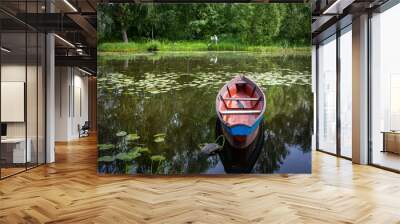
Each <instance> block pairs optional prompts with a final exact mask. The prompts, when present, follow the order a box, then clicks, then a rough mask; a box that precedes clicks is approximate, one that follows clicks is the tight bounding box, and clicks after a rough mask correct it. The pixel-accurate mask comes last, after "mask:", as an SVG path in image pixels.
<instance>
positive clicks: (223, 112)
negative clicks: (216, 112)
mask: <svg viewBox="0 0 400 224" xmlns="http://www.w3.org/2000/svg"><path fill="white" fill-rule="evenodd" d="M220 113H221V114H222V115H232V114H259V113H261V110H225V111H221V112H220Z"/></svg>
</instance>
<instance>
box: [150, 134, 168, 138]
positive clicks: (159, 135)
mask: <svg viewBox="0 0 400 224" xmlns="http://www.w3.org/2000/svg"><path fill="white" fill-rule="evenodd" d="M166 135H167V134H165V133H158V134H155V135H153V136H154V138H157V137H165V136H166Z"/></svg>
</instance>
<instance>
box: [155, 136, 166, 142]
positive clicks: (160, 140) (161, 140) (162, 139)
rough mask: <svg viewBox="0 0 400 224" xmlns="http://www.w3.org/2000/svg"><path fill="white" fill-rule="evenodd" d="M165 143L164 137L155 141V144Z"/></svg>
mask: <svg viewBox="0 0 400 224" xmlns="http://www.w3.org/2000/svg"><path fill="white" fill-rule="evenodd" d="M164 141H165V138H164V137H156V138H155V139H154V142H155V143H161V142H164Z"/></svg>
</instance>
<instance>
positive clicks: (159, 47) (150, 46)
mask: <svg viewBox="0 0 400 224" xmlns="http://www.w3.org/2000/svg"><path fill="white" fill-rule="evenodd" d="M97 49H98V51H99V52H121V53H140V52H148V51H251V52H263V53H289V54H290V53H309V52H310V51H311V48H310V47H283V46H264V45H247V44H241V43H235V42H224V41H222V42H219V43H218V44H211V45H209V43H208V42H206V41H178V42H169V41H149V42H129V43H123V42H112V43H101V44H99V45H98V47H97Z"/></svg>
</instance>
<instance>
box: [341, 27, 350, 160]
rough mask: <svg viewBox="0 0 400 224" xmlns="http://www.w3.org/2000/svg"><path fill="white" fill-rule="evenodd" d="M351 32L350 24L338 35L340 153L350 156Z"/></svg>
mask: <svg viewBox="0 0 400 224" xmlns="http://www.w3.org/2000/svg"><path fill="white" fill-rule="evenodd" d="M351 65H352V34H351V26H348V27H346V28H345V29H344V30H342V34H341V36H340V154H341V156H345V157H348V158H351V156H352V148H351V145H352V144H351V141H352V137H351V136H352V125H351V124H352V96H353V95H352V73H353V72H352V66H351Z"/></svg>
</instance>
